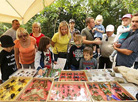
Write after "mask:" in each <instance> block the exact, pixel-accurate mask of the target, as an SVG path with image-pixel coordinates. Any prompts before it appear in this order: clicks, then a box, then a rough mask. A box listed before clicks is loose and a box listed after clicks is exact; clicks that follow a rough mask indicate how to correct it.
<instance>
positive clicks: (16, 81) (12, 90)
mask: <svg viewBox="0 0 138 102" xmlns="http://www.w3.org/2000/svg"><path fill="white" fill-rule="evenodd" d="M30 79H31V78H29V77H11V78H10V79H9V80H7V81H6V82H5V83H3V84H2V85H1V86H0V101H9V100H15V98H16V96H17V95H18V94H19V93H20V92H21V91H22V90H23V88H24V87H25V86H26V85H27V83H28V82H29V81H30Z"/></svg>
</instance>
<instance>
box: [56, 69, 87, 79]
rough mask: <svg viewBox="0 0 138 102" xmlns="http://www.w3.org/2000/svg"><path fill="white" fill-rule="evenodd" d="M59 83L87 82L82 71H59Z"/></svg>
mask: <svg viewBox="0 0 138 102" xmlns="http://www.w3.org/2000/svg"><path fill="white" fill-rule="evenodd" d="M59 81H88V78H87V76H86V74H85V72H84V71H61V73H60V77H59Z"/></svg>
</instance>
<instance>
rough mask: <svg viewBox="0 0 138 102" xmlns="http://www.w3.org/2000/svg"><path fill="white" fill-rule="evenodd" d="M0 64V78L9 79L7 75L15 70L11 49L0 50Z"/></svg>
mask: <svg viewBox="0 0 138 102" xmlns="http://www.w3.org/2000/svg"><path fill="white" fill-rule="evenodd" d="M0 65H1V73H2V80H7V79H9V76H10V75H11V74H12V73H14V72H15V71H16V70H17V67H16V63H15V58H14V50H12V51H11V52H7V51H5V50H2V51H1V53H0Z"/></svg>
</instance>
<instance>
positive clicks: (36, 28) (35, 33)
mask: <svg viewBox="0 0 138 102" xmlns="http://www.w3.org/2000/svg"><path fill="white" fill-rule="evenodd" d="M30 36H32V37H34V38H35V39H36V44H37V47H38V45H39V41H40V38H41V37H43V36H45V35H44V34H42V33H41V25H40V23H38V22H34V23H33V24H32V33H30Z"/></svg>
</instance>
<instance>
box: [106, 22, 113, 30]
mask: <svg viewBox="0 0 138 102" xmlns="http://www.w3.org/2000/svg"><path fill="white" fill-rule="evenodd" d="M112 31H114V26H113V25H111V24H110V25H108V26H107V27H106V32H112Z"/></svg>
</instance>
